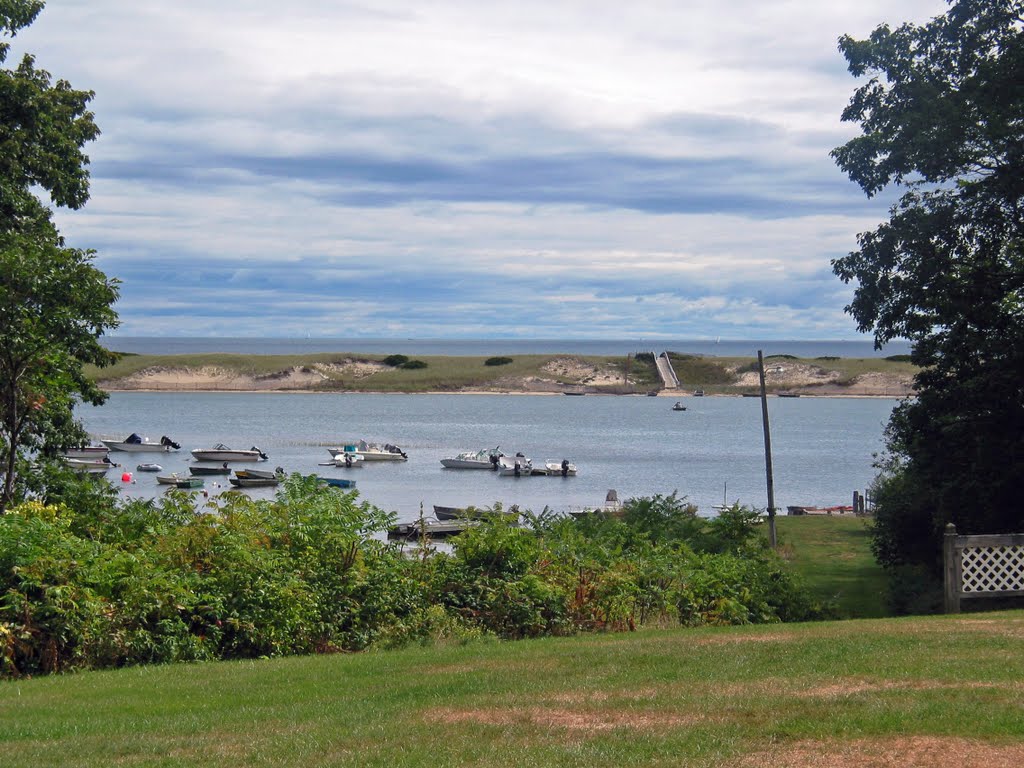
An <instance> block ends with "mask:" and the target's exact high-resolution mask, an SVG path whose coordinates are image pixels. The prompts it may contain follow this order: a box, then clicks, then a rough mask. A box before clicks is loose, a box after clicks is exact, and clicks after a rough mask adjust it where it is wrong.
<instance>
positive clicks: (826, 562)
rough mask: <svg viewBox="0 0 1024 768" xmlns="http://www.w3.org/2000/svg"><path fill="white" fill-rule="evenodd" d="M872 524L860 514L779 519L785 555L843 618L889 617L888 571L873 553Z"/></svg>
mask: <svg viewBox="0 0 1024 768" xmlns="http://www.w3.org/2000/svg"><path fill="white" fill-rule="evenodd" d="M869 524H870V521H869V520H866V519H864V518H856V517H840V516H822V517H816V516H806V517H804V516H800V517H790V516H787V515H782V516H779V517H777V518H776V530H777V532H778V538H779V551H780V553H781V554H782V555H783V557H785V558H786V559H787V560H788V561H789V562H790V564H791V565H792V566H793V570H794V571H796V572H797V573H798V574H799V575H800V577H801V578H802V579H803V582H804V584H805V585H806V586H807V587H808V588H809V589H810V590H811V592H812V593H813V594H814V596H815V597H816V598H818V599H819V600H823V601H828V602H829V603H831V604H833V605H834V606H835V607H836V609H837V611H838V613H839V615H840V616H842V617H844V618H879V617H882V616H884V615H885V606H884V602H883V597H884V593H885V575H884V573H883V571H882V569H881V567H880V566H879V565H878V563H876V562H875V559H874V557H873V556H872V554H871V546H870V537H869V535H868V525H869Z"/></svg>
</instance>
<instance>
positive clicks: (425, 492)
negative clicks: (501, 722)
mask: <svg viewBox="0 0 1024 768" xmlns="http://www.w3.org/2000/svg"><path fill="white" fill-rule="evenodd" d="M672 403H673V401H672V400H670V399H667V398H663V397H657V398H654V397H612V396H587V397H558V396H555V397H539V396H515V395H373V394H281V393H151V392H119V393H114V394H112V395H111V396H110V399H109V400H108V402H107V403H106V404H105V405H103V406H101V407H99V408H94V407H91V406H89V407H84V408H82V409H81V410H80V411H79V414H80V416H81V417H82V419H83V421H84V423H85V425H86V427H87V428H88V429H89V430H90V432H92V433H93V434H94V435H102V436H110V437H121V438H123V437H124V436H125V435H127V434H129V433H130V432H133V431H135V432H138V433H139V434H143V435H146V436H148V437H150V438H153V439H158V438H159V437H160V436H161V435H168V436H170V437H171V438H173V439H174V440H176V441H177V442H179V443H181V446H182V450H181V451H179V452H177V453H174V454H111V456H112V458H114V460H115V461H120V462H121V463H123V464H125V465H126V466H127V467H128V468H129V469H131V470H132V471H133V472H134V468H135V465H136V464H138V463H139V462H144V461H158V462H159V463H161V464H162V465H163V467H164V470H165V471H168V472H170V471H175V470H176V471H179V472H185V473H187V471H188V470H187V467H188V461H189V459H190V458H191V457H190V455H189V450H190V449H192V448H207V447H211V446H213V445H214V444H216V443H224V444H226V445H229V446H231V447H233V448H249V447H250V446H252V445H257V446H259V447H260V448H261V449H263V450H264V451H265V452H266V453H268V454H269V456H270V461H269V462H265V463H263V464H261V465H259V466H260V468H262V469H267V468H272V467H275V466H282V467H284V468H285V469H286V470H287V471H288V472H294V471H298V472H303V473H313V472H318V473H320V474H324V475H328V476H337V477H351V478H355V479H356V480H357V483H358V489H359V491H360V495H361V496H362V497H363V498H364V499H366V500H368V501H370V502H371V503H373V504H375V505H377V506H380V507H383V508H385V509H388V510H393V511H396V512H398V513H399V516H400V519H402V520H409V519H413V518H414V517H416V515H417V514H418V510H419V507H420V504H421V503H422V504H423V505H424V507H425V509H426V510H427V512H429V511H430V510H431V508H432V505H433V504H441V505H445V506H465V505H469V504H475V505H478V506H480V505H490V504H493V503H494V502H496V501H501V502H502V503H504V504H512V503H518V504H519V505H520V506H521V507H524V508H529V509H533V510H540V509H542V508H543V507H544V506H545V505H547V506H549V507H552V508H553V509H565V508H568V507H572V506H584V505H590V506H594V505H599V504H601V503H602V502H603V500H604V497H605V494H606V492H607V491H608V489H610V488H614V489H616V490H617V492H618V494H619V498H620V499H626V498H629V497H631V496H639V495H651V494H654V493H662V494H667V493H671V492H672V491H678V492H679V493H680V494H682V495H686V496H688V497H689V498H690V499H691V500H692V501H694V502H695V503H697V504H698V505H699V506H700V507H701V509H702V512H707V511H709V508H710V505H712V504H717V503H721V501H722V499H723V493H725V494H726V495H727V498H728V500H729V501H730V502H733V501H736V500H739V501H740V502H742V503H745V504H750V505H753V506H757V507H762V508H763V507H765V506H767V497H766V491H765V474H764V453H763V449H764V444H763V437H762V433H761V410H760V400H758V399H756V398H740V397H705V398H692V397H690V398H686V405H687V406H688V410H687V411H685V412H680V413H677V412H673V411H672V410H671V406H672ZM895 404H896V401H895V400H891V399H874V398H873V399H830V398H808V397H805V398H794V399H780V398H773V399H771V400H770V401H769V409H770V418H771V426H772V447H773V462H774V474H775V489H776V490H775V498H776V506H778V507H780V508H785V506H787V505H791V504H820V505H834V504H849V503H850V498H851V496H852V492H853V491H854V490H855V489H859V490H863V489H864V488H865V487H866V486H867V485H868V484H869V483H870V481H871V480H872V478H873V477H874V470H873V469H872V467H871V464H872V455H873V454H874V453H876V452H878V451H879V450H880V449H881V447H882V443H881V440H882V430H883V426H884V424H885V422H886V421H887V419H888V416H889V413H890V412H891V410H892V408H893V406H894V405H895ZM359 438H364V439H367V440H369V441H382V442H391V443H395V444H397V445H399V446H401V447H402V448H403V449H404V450H405V451H406V452H407V453H408V454H409V461H408V462H404V463H394V464H392V463H380V464H376V463H369V462H367V463H366V465H364V466H363V467H361V468H359V469H353V470H345V469H336V468H332V467H318V466H317V464H318V462H321V461H324V460H326V459H328V458H329V456H328V453H327V451H326V446H328V445H337V444H339V443H342V442H352V441H354V440H357V439H359ZM495 445H500V446H501V447H502V449H503V450H504V451H505V452H506V453H515V452H516V451H522V452H523V453H525V454H526V455H527V456H530V457H531V458H533V459H534V462H535V463H539V462H543V461H544V460H555V461H560V460H561V459H562V458H568V459H570V460H572V461H573V462H575V463H576V465H577V466H578V467H579V475H578V476H577V477H572V478H561V477H530V478H513V477H498V476H497V475H495V474H493V473H490V472H485V471H465V470H463V471H459V470H448V469H444V468H442V467H441V464H440V460H441V459H442V458H445V457H446V456H452V455H454V454H456V453H459V452H461V451H466V450H479V449H481V448H490V447H494V446H495ZM268 465H269V466H268ZM239 466H243V465H239ZM109 476H110V479H111V480H114V481H115V482H116V481H117V480H118V478H119V474H118V473H115V472H114V471H111V472H110V473H109ZM135 478H136V483H135V484H127V485H125V484H122V483H119V482H118V483H117V485H118V486H119V487H121V488H122V489H123V490H122V492H123V493H125V494H130V495H137V496H150V497H151V496H155V495H157V494H159V493H161V492H163V490H164V488H163V487H162V486H158V485H157V484H156V479H155V477H154V476H153V475H151V474H146V473H135ZM214 483H220V484H221V485H224V484H226V480H224V479H210V478H207V480H206V488H207V490H208V491H209V492H211V493H218V492H220V491H221V490H223V488H221V487H215V486H214ZM248 493H250V494H251V495H253V496H257V497H269V496H271V495H272V494H273V491H272V490H267V489H259V490H253V491H248Z"/></svg>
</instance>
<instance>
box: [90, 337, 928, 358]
mask: <svg viewBox="0 0 1024 768" xmlns="http://www.w3.org/2000/svg"><path fill="white" fill-rule="evenodd" d="M104 343H105V344H106V345H107V347H108V348H110V349H112V350H114V351H117V352H134V353H136V354H147V355H186V354H199V353H206V352H236V353H238V354H246V355H297V354H312V353H317V352H359V353H363V354H378V355H391V354H407V355H451V356H459V355H468V356H482V355H517V354H518V355H545V354H556V353H565V354H574V355H628V354H634V353H636V352H651V351H653V352H662V351H664V350H670V351H672V352H681V353H688V354H697V355H712V356H716V357H756V356H757V350H759V349H760V350H762V351H763V352H764V354H765V355H786V354H788V355H795V356H797V357H808V358H813V357H825V356H835V357H882V356H885V355H897V354H908V353H909V352H910V346H909V344H907V343H905V342H893V343H891V344H888V345H887V346H886V347H885V349H884V350H882V351H878V350H876V349H874V347H873V345H872V342H871V341H869V340H866V339H864V340H857V341H834V340H833V341H828V340H826V341H757V340H746V341H743V340H741V341H736V340H723V341H716V340H714V339H710V340H707V339H705V340H700V339H661V340H652V339H571V338H566V339H370V338H367V339H358V338H357V339H331V338H313V339H272V338H254V337H246V338H216V337H213V338H188V337H182V338H165V337H163V338H156V337H141V336H137V337H131V336H126V337H111V338H107V339H104Z"/></svg>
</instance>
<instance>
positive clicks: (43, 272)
mask: <svg viewBox="0 0 1024 768" xmlns="http://www.w3.org/2000/svg"><path fill="white" fill-rule="evenodd" d="M42 7H43V3H42V2H39V1H38V0H0V65H3V64H5V63H6V61H7V56H8V54H9V52H10V47H11V45H10V43H9V42H7V41H6V40H4V39H3V38H5V37H14V36H15V35H16V34H17V33H18V31H20V30H22V29H24V28H25V27H27V26H28V25H29V24H31V23H32V22H33V21H34V20H35V18H36V16H37V15H38V14H39V12H40V11H41V10H42ZM92 96H93V94H92V92H90V91H78V90H75V89H73V88H72V87H71V86H70V85H69V84H68V83H67V82H65V81H64V80H58V81H56V82H53V80H52V78H51V76H50V74H49V73H48V72H45V71H44V70H41V69H37V68H36V66H35V60H34V59H33V57H32V56H30V55H25V56H24V57H23V58H22V60H21V62H20V63H19V64H18V66H17V67H15V68H11V69H8V68H5V67H2V66H0V513H2V512H3V511H4V510H5V509H6V508H7V506H8V505H9V504H10V503H11V502H12V501H13V500H15V499H16V498H17V497H18V496H19V495H20V493H21V492H22V490H23V487H24V486H23V483H21V482H19V478H24V469H25V466H24V465H25V463H26V462H27V461H28V460H29V459H30V458H31V459H34V460H39V459H40V458H44V457H42V456H41V455H40V454H41V453H45V451H46V449H47V448H48V447H49V448H53V447H60V446H67V445H70V444H73V443H74V442H75V441H77V440H80V439H81V437H82V435H81V431H80V429H79V428H78V426H77V424H76V423H75V421H74V419H73V418H72V409H73V407H74V405H75V403H76V402H78V401H80V400H85V401H88V402H92V403H95V404H98V403H100V402H102V401H103V399H104V394H103V393H102V392H101V391H100V390H98V389H97V388H96V387H95V385H93V384H92V383H91V382H90V381H88V380H87V379H86V378H85V376H84V375H83V373H82V370H83V366H84V365H85V364H88V363H92V364H96V365H104V364H106V363H109V362H110V361H111V360H112V355H111V353H110V352H108V351H107V350H105V349H104V348H103V347H102V346H101V345H100V343H99V337H100V336H101V335H102V334H103V332H104V331H105V330H107V329H109V328H113V327H115V326H116V324H117V315H116V314H115V313H114V310H113V308H112V305H113V303H114V301H115V300H116V299H117V282H116V281H114V280H110V279H108V278H107V277H106V275H104V274H103V273H102V272H101V271H100V270H98V269H96V267H95V266H94V265H93V257H94V254H93V252H91V251H88V250H81V249H77V248H69V247H67V246H66V245H65V243H64V240H63V238H62V237H61V236H60V233H59V232H58V231H57V228H56V227H55V226H54V224H53V221H52V216H51V210H50V208H49V207H48V206H47V204H46V203H45V202H44V201H43V200H40V199H39V198H38V197H37V196H36V192H38V191H43V192H45V193H46V194H47V195H48V196H49V201H50V202H51V203H52V204H53V205H56V206H64V207H68V208H80V207H81V206H82V205H84V204H85V201H86V200H87V199H88V193H89V172H88V168H87V166H88V163H89V158H88V156H86V155H85V154H84V152H83V150H82V148H83V147H84V146H85V144H86V143H87V142H89V141H92V140H93V139H95V138H96V136H98V135H99V130H98V129H97V127H96V124H95V123H94V122H93V115H92V113H91V112H89V110H88V103H89V101H90V99H91V98H92Z"/></svg>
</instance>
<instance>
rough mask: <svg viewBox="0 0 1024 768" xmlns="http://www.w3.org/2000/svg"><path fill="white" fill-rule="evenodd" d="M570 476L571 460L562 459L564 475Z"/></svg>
mask: <svg viewBox="0 0 1024 768" xmlns="http://www.w3.org/2000/svg"><path fill="white" fill-rule="evenodd" d="M568 476H569V460H568V459H562V477H568Z"/></svg>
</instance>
